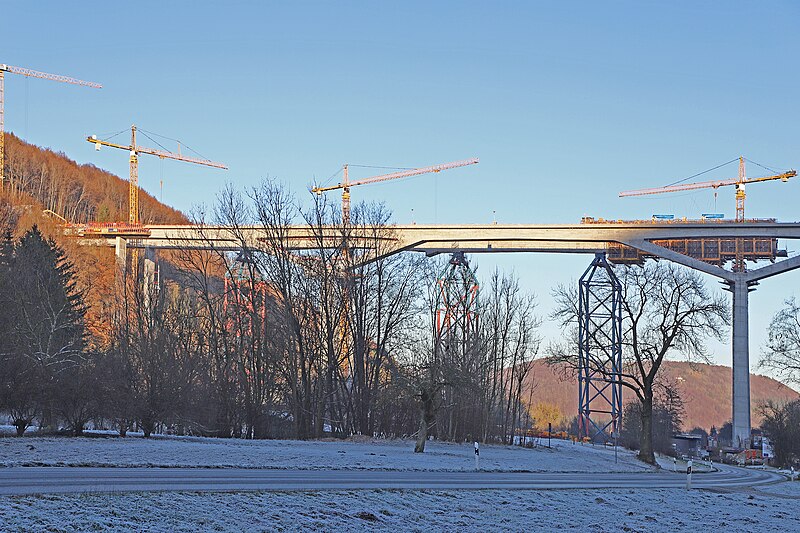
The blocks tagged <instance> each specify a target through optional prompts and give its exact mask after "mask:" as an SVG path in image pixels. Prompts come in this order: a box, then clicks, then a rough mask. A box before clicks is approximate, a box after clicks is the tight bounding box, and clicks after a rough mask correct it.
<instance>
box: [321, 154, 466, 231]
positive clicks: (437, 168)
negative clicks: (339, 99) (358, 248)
mask: <svg viewBox="0 0 800 533" xmlns="http://www.w3.org/2000/svg"><path fill="white" fill-rule="evenodd" d="M476 163H478V158H473V159H464V160H463V161H453V162H452V163H442V164H441V165H433V166H431V167H423V168H414V169H411V170H402V171H400V172H392V173H391V174H382V175H380V176H372V177H369V178H364V179H361V180H358V181H350V179H349V172H348V171H349V169H348V166H349V165H344V166H343V167H342V170H343V177H342V182H341V183H338V184H336V185H331V186H329V187H314V188H313V189H311V192H314V193H317V194H322V193H323V192H326V191H332V190H334V189H342V223H343V224H345V225H349V224H350V187H355V186H356V185H368V184H370V183H378V182H381V181H389V180H394V179H399V178H407V177H410V176H419V175H420V174H430V173H431V172H441V171H442V170H449V169H451V168H458V167H465V166H467V165H474V164H476Z"/></svg>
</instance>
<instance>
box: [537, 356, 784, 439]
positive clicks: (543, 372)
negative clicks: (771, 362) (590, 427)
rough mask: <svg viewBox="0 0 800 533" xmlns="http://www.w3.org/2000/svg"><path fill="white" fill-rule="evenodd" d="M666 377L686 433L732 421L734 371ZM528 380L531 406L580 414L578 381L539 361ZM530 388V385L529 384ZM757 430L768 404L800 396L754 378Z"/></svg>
mask: <svg viewBox="0 0 800 533" xmlns="http://www.w3.org/2000/svg"><path fill="white" fill-rule="evenodd" d="M663 370H664V374H665V376H666V377H667V378H668V380H669V381H670V382H673V383H676V384H677V386H678V389H679V392H680V395H681V398H682V399H683V402H684V406H685V408H686V416H685V417H684V421H683V427H684V429H686V430H689V429H692V428H694V427H702V428H704V429H705V430H706V431H708V430H709V428H710V427H711V426H712V425H715V426H717V427H718V428H719V427H720V426H721V425H722V424H723V423H725V422H726V421H728V420H730V418H731V368H730V367H728V366H720V365H706V364H689V363H684V362H678V361H666V362H664V367H663ZM528 379H533V384H534V387H535V389H534V392H533V395H532V396H531V402H530V403H531V405H536V404H537V403H542V402H543V403H551V404H554V405H555V406H557V407H558V409H559V410H560V411H561V414H562V415H563V416H564V417H566V418H567V419H571V418H572V417H573V416H575V414H576V413H577V411H578V388H577V384H576V383H575V381H574V380H568V381H562V379H561V373H559V372H554V371H553V369H551V368H550V367H548V366H547V364H546V363H545V362H544V361H543V360H539V361H536V363H535V364H534V367H533V370H532V371H531V373H530V374H529V378H528ZM526 384H527V383H526ZM750 394H751V407H752V421H753V426H758V425H759V424H760V423H761V418H762V417H761V414H760V412H759V407H760V406H761V405H762V404H763V403H764V402H766V401H769V400H772V401H774V402H778V403H783V402H786V401H789V400H795V399H797V398H799V397H800V393H798V392H797V391H795V390H793V389H791V388H789V387H787V386H786V385H784V384H783V383H780V382H779V381H776V380H774V379H772V378H769V377H766V376H760V375H756V374H751V375H750ZM622 397H623V399H624V401H625V403H627V402H629V401H631V400H634V399H635V397H634V395H633V393H631V392H630V391H628V390H626V389H624V388H623V391H622Z"/></svg>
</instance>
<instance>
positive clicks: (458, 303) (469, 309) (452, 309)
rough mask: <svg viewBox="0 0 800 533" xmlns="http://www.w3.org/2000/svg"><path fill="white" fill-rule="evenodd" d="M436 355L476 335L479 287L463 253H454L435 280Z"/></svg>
mask: <svg viewBox="0 0 800 533" xmlns="http://www.w3.org/2000/svg"><path fill="white" fill-rule="evenodd" d="M436 285H437V291H438V294H437V305H436V324H435V327H436V354H437V356H438V357H442V356H444V354H445V353H446V352H448V351H450V349H451V348H453V349H455V348H456V347H457V346H459V345H461V344H464V343H469V342H474V341H476V340H477V337H478V318H479V312H478V295H479V293H480V286H479V284H478V279H477V277H476V276H475V272H474V271H473V270H472V269H471V268H470V266H469V262H468V261H467V258H466V257H465V256H464V252H456V253H454V254H453V255H452V256H451V258H450V261H449V263H448V265H447V267H446V268H445V270H444V272H442V274H441V275H440V276H439V278H438V279H437V280H436Z"/></svg>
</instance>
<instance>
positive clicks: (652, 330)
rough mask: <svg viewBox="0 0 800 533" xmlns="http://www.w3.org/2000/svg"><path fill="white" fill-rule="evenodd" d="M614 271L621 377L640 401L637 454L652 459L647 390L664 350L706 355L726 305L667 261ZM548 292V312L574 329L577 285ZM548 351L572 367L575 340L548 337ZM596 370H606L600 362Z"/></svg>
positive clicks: (726, 317) (725, 320) (726, 314)
mask: <svg viewBox="0 0 800 533" xmlns="http://www.w3.org/2000/svg"><path fill="white" fill-rule="evenodd" d="M615 272H616V274H617V277H618V278H619V281H620V283H621V285H622V319H623V339H622V343H623V359H624V360H623V369H622V376H621V380H622V385H623V386H624V387H626V388H627V389H628V390H630V391H631V392H633V393H634V394H635V395H636V397H637V398H638V400H639V402H640V403H641V411H640V416H641V427H642V439H641V448H640V451H639V457H640V459H642V460H643V461H645V462H647V463H651V464H653V463H655V455H654V453H653V399H654V392H653V391H654V385H655V383H656V381H657V378H658V376H659V371H660V370H661V365H662V363H663V362H664V360H665V358H666V357H667V356H668V355H670V354H677V355H680V356H682V357H685V358H687V359H690V360H701V361H705V360H708V351H707V348H706V346H705V339H706V338H707V337H713V338H716V339H720V340H721V339H722V338H723V335H724V333H725V331H726V327H727V325H728V324H729V322H730V311H729V308H728V304H727V300H726V299H725V298H723V297H722V296H721V295H718V294H716V295H715V294H712V293H710V292H709V291H708V289H707V288H706V286H705V284H704V283H703V280H702V278H701V277H700V275H699V274H698V273H697V272H695V271H692V270H689V269H686V268H683V267H679V266H677V265H675V264H673V263H667V262H648V263H646V264H645V265H644V266H641V267H640V266H621V267H617V268H616V269H615ZM554 297H555V299H556V310H555V311H554V312H553V315H552V316H553V318H554V319H556V320H559V321H560V322H561V324H562V327H564V328H565V329H567V330H572V332H573V333H574V329H572V328H574V327H575V325H576V324H577V320H578V308H577V307H578V305H577V302H578V295H577V288H576V287H575V286H569V287H565V286H560V287H558V288H556V289H555V290H554ZM573 333H570V335H573ZM573 336H574V335H573ZM549 351H550V352H551V357H550V362H551V363H565V364H566V365H567V366H568V367H569V368H573V369H577V368H578V364H579V361H578V356H577V353H576V352H577V344H576V343H574V342H571V343H554V344H553V345H551V347H550V350H549ZM596 370H597V371H598V372H606V371H607V369H606V368H604V367H598V368H597V369H596Z"/></svg>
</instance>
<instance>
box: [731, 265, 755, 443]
mask: <svg viewBox="0 0 800 533" xmlns="http://www.w3.org/2000/svg"><path fill="white" fill-rule="evenodd" d="M737 278H738V279H737ZM728 285H729V287H730V291H731V292H732V293H733V342H732V343H731V344H732V351H733V357H732V363H733V394H732V406H733V445H734V446H738V447H742V448H746V447H749V446H750V335H749V324H748V293H749V292H750V287H749V283H748V282H747V280H746V279H745V278H744V276H742V277H739V276H736V277H735V278H734V280H733V281H729V282H728Z"/></svg>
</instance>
